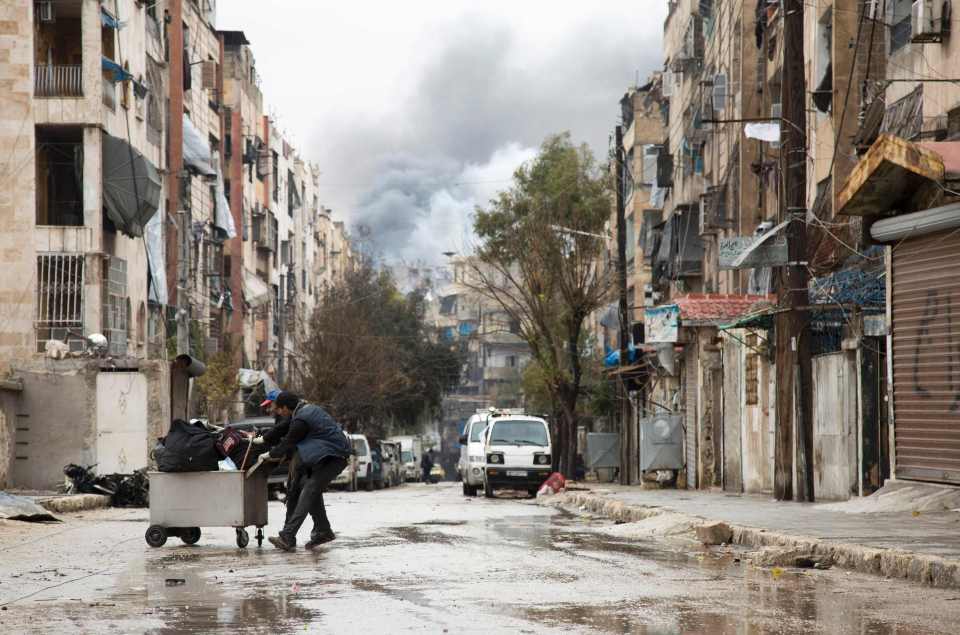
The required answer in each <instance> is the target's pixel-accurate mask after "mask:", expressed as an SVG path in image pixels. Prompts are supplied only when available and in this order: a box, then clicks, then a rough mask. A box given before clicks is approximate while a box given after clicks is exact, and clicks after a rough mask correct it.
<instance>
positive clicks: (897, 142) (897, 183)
mask: <svg viewBox="0 0 960 635" xmlns="http://www.w3.org/2000/svg"><path fill="white" fill-rule="evenodd" d="M926 145H927V144H919V143H913V142H911V141H907V140H906V139H902V138H900V137H895V136H893V135H889V134H883V135H880V137H878V138H877V140H876V141H875V142H874V143H873V145H872V146H870V149H869V150H867V152H866V154H864V155H863V158H861V159H860V162H859V163H857V165H856V166H855V167H854V168H853V171H852V172H851V173H850V176H849V178H847V182H846V183H844V185H843V189H841V190H840V193H839V194H838V195H837V208H836V209H837V214H843V215H847V216H868V215H872V214H881V213H887V212H890V211H891V210H898V209H899V208H900V207H901V206H903V205H904V204H905V203H909V201H910V200H911V199H912V198H913V197H914V195H915V194H917V191H918V190H920V189H923V188H924V186H927V185H933V184H939V183H940V182H942V181H943V177H944V173H945V170H944V163H943V157H942V156H941V155H940V154H938V153H937V152H936V151H934V150H931V149H929V148H927V147H925V146H926Z"/></svg>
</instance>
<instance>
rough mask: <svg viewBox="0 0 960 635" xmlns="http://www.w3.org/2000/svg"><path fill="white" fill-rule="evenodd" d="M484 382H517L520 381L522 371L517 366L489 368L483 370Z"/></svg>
mask: <svg viewBox="0 0 960 635" xmlns="http://www.w3.org/2000/svg"><path fill="white" fill-rule="evenodd" d="M483 379H484V381H516V380H518V379H520V369H519V368H517V367H516V366H503V367H496V366H487V367H485V368H484V369H483Z"/></svg>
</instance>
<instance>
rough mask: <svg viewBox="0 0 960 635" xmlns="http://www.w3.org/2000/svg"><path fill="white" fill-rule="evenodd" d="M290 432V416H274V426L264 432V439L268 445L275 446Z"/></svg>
mask: <svg viewBox="0 0 960 635" xmlns="http://www.w3.org/2000/svg"><path fill="white" fill-rule="evenodd" d="M289 432H290V417H281V416H280V415H276V416H275V417H274V418H273V427H272V428H270V429H269V430H267V431H266V432H264V433H263V440H264V442H266V444H267V446H268V447H273V446H275V445H276V444H278V443H280V442H281V441H283V438H284V437H285V436H287V434H288V433H289Z"/></svg>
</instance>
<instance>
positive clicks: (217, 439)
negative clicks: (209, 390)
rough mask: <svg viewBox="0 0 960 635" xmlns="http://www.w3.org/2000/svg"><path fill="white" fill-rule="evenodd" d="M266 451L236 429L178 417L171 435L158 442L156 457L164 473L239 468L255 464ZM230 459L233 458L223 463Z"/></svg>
mask: <svg viewBox="0 0 960 635" xmlns="http://www.w3.org/2000/svg"><path fill="white" fill-rule="evenodd" d="M262 451H263V449H261V448H256V451H252V450H251V447H250V442H249V440H248V439H247V437H246V436H245V435H243V433H241V432H238V431H236V430H230V429H227V430H223V429H220V428H210V427H208V426H207V425H205V424H204V423H203V422H201V421H199V420H194V421H193V422H188V421H184V420H183V419H175V420H174V421H173V423H172V424H170V432H168V433H167V436H165V437H163V438H161V439H159V440H158V441H157V445H156V447H155V448H154V450H153V458H154V460H155V461H156V462H157V469H158V470H160V471H161V472H213V471H216V470H218V469H224V466H227V467H226V469H236V468H240V467H242V466H244V465H251V464H252V463H254V462H255V461H256V459H257V457H258V456H259V454H260V453H261V452H262ZM226 459H230V461H227V462H225V463H223V464H221V461H225V460H226Z"/></svg>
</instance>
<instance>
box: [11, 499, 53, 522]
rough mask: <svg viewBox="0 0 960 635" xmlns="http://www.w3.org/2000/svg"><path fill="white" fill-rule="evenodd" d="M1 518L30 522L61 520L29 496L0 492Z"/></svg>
mask: <svg viewBox="0 0 960 635" xmlns="http://www.w3.org/2000/svg"><path fill="white" fill-rule="evenodd" d="M0 518H5V519H7V520H22V521H26V522H30V523H44V522H55V523H57V522H60V519H59V518H57V517H55V516H54V515H53V514H51V513H50V512H48V511H47V510H46V509H44V508H43V507H41V506H40V505H38V504H36V503H34V502H33V501H32V500H30V499H29V498H24V497H22V496H14V495H13V494H8V493H6V492H0Z"/></svg>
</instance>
